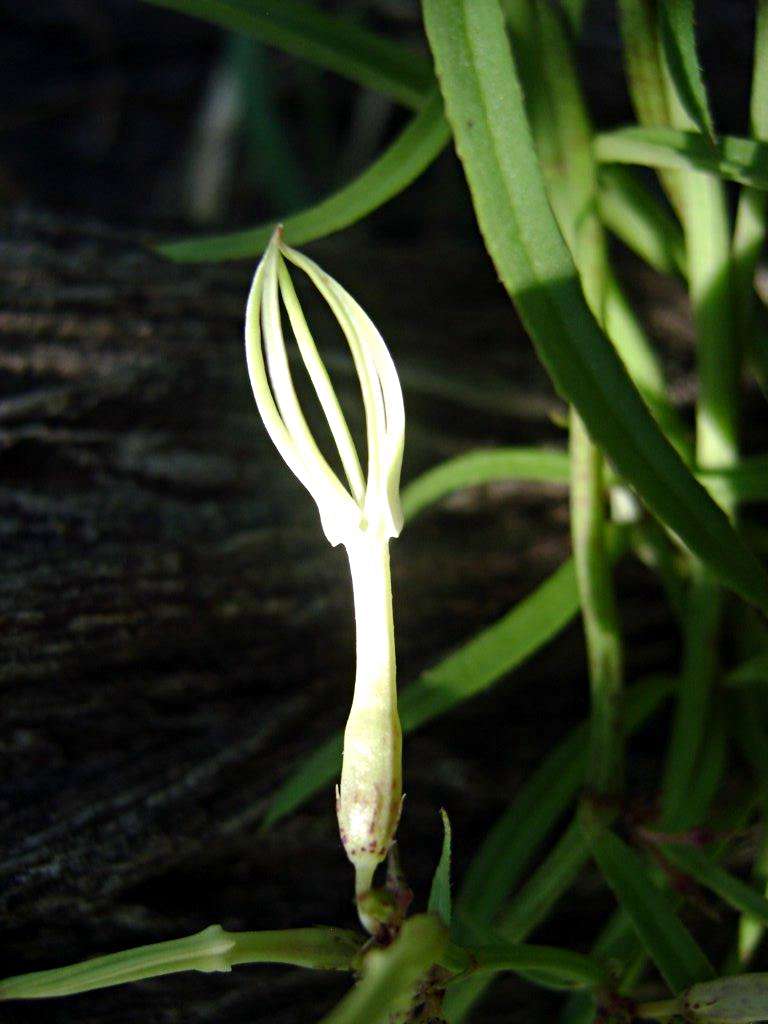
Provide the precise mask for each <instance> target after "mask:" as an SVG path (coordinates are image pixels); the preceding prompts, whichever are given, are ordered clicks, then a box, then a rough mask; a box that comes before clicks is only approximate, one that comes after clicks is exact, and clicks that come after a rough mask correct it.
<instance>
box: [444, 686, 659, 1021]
mask: <svg viewBox="0 0 768 1024" xmlns="http://www.w3.org/2000/svg"><path fill="white" fill-rule="evenodd" d="M673 685H674V684H673V680H671V679H663V678H656V677H654V678H650V679H647V680H644V681H643V682H641V683H638V684H637V685H636V686H633V687H631V688H630V689H629V690H628V692H627V701H626V707H625V712H626V727H627V732H628V733H632V732H633V731H635V730H636V729H638V728H640V726H641V725H642V724H643V723H644V722H645V721H647V719H648V718H649V716H650V715H651V714H653V712H654V711H655V710H656V709H657V707H658V706H659V703H660V702H661V701H662V700H664V699H665V698H666V697H668V696H669V694H670V693H671V692H672V689H673ZM587 735H588V734H587V726H586V724H584V725H580V726H578V727H577V728H576V729H575V730H574V731H573V732H572V733H571V734H570V735H569V736H568V737H567V738H566V739H565V740H564V741H563V742H562V743H561V744H560V745H559V746H558V747H556V748H555V750H554V751H553V752H552V753H551V754H550V755H549V756H548V757H547V758H546V759H545V761H544V762H543V763H542V765H541V766H540V768H539V769H538V770H537V771H536V772H534V774H533V775H532V776H531V777H530V779H529V780H528V781H527V782H526V784H525V785H524V786H523V787H522V789H521V790H520V792H519V793H518V795H517V796H516V797H515V799H514V800H513V802H512V804H511V806H510V808H509V810H508V811H507V812H505V813H504V814H503V815H502V817H501V818H500V819H499V821H498V823H497V824H496V825H495V826H494V827H493V828H492V829H491V831H490V832H489V833H488V836H487V838H486V840H485V842H484V843H483V845H482V846H481V847H480V850H479V851H478V853H477V855H476V857H475V859H474V860H473V862H472V864H471V865H470V868H469V871H468V873H467V875H466V876H465V880H464V884H463V886H462V889H461V892H460V894H459V899H458V900H457V902H456V911H455V914H454V917H455V919H457V920H458V922H459V927H460V928H463V929H464V930H465V931H466V932H467V934H468V935H469V936H470V937H472V936H475V935H477V933H478V931H481V930H482V928H483V927H487V926H488V925H489V923H490V922H491V920H492V919H493V918H495V916H496V914H497V912H498V911H499V910H500V909H501V907H502V906H503V904H504V902H505V901H506V899H507V897H508V894H509V892H510V890H511V888H512V887H513V886H514V885H515V884H516V883H517V882H518V881H519V879H520V877H522V873H523V871H524V869H525V867H526V865H527V864H528V863H529V862H530V859H531V857H532V856H533V854H534V853H535V851H536V848H537V846H538V845H539V844H540V843H541V841H542V840H543V839H544V838H545V836H546V835H547V834H548V833H549V831H550V830H551V828H552V827H553V826H554V824H555V822H556V821H557V820H558V818H559V817H560V815H561V814H562V813H563V812H564V811H565V810H566V807H567V805H568V804H569V803H570V802H571V799H572V797H573V795H574V794H573V793H572V792H570V791H569V788H570V787H569V786H567V785H564V786H562V787H559V789H560V792H559V797H560V804H559V805H558V803H557V802H555V801H554V800H550V794H548V793H545V789H546V787H548V786H550V784H551V783H552V777H553V775H555V773H556V772H557V770H558V769H560V770H562V766H563V760H564V759H565V758H566V757H568V755H569V754H570V755H571V756H572V757H573V758H574V760H576V761H579V760H580V761H581V764H582V771H583V766H584V763H585V761H586V750H587ZM579 744H580V747H579ZM579 751H581V752H579ZM566 774H567V773H566ZM540 801H541V802H547V801H549V805H548V807H546V808H543V809H541V810H540V809H539V807H538V804H539V802H540ZM587 856H588V848H587V843H586V840H585V839H584V836H583V833H582V831H581V827H580V826H579V825H578V823H572V824H571V826H570V828H568V829H567V830H566V831H565V832H564V833H563V835H562V837H561V839H560V840H559V841H558V843H556V845H555V847H554V848H553V850H552V851H551V853H550V854H549V855H548V856H547V857H546V858H545V859H544V861H543V863H542V864H541V865H540V866H539V867H538V869H537V870H536V871H535V873H534V874H533V875H532V876H531V878H530V880H529V881H528V883H527V884H526V885H525V886H524V887H523V889H522V890H521V892H520V893H519V894H518V896H517V897H516V899H515V900H514V902H513V903H512V906H511V907H510V909H509V910H508V912H507V914H506V915H505V916H504V917H502V919H501V924H500V925H499V926H498V929H497V930H498V931H499V933H500V934H502V935H503V937H504V938H505V939H507V940H509V941H520V940H521V939H523V938H525V936H526V935H528V934H529V933H530V931H531V930H532V929H533V928H535V927H536V926H537V925H538V924H539V923H540V922H541V921H542V920H543V918H544V917H546V915H547V913H548V912H549V910H550V909H551V908H552V906H553V905H554V903H555V902H556V900H557V899H558V898H559V896H560V895H562V893H563V892H564V890H565V889H567V888H568V886H569V885H570V884H571V882H572V880H573V878H574V877H575V875H576V874H577V873H578V871H579V870H580V869H581V867H582V865H583V864H584V862H585V861H586V859H587ZM507 861H509V864H508V863H507ZM510 865H511V868H512V870H510ZM486 986H487V979H485V980H484V979H483V978H468V979H467V980H466V981H462V982H461V983H459V984H457V985H454V986H453V987H452V988H451V990H450V993H449V999H448V1004H449V1008H450V1011H451V1012H450V1014H449V1017H450V1020H451V1022H452V1024H453V1022H455V1021H456V1022H457V1021H460V1020H462V1019H463V1017H464V1015H465V1014H466V1013H467V1012H468V1011H469V1009H470V1007H471V1006H472V1005H474V1003H475V1002H477V1000H478V999H479V998H480V996H481V995H482V993H483V991H484V990H485V988H486Z"/></svg>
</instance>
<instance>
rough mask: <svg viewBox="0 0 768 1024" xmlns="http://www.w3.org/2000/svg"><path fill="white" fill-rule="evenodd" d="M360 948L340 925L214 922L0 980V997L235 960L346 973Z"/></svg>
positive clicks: (72, 989)
mask: <svg viewBox="0 0 768 1024" xmlns="http://www.w3.org/2000/svg"><path fill="white" fill-rule="evenodd" d="M360 947H361V938H360V936H359V935H355V933H354V932H348V931H343V930H342V929H340V928H294V929H290V930H287V931H269V932H225V931H224V930H223V928H222V927H221V926H220V925H218V924H214V925H211V926H210V927H209V928H206V929H204V930H203V931H201V932H198V933H197V934H196V935H190V936H187V937H185V938H183V939H172V940H170V941H169V942H155V943H152V944H151V945H148V946H139V947H137V948H136V949H126V950H122V951H121V952H119V953H111V954H108V955H107V956H98V957H94V958H93V959H91V960H84V961H82V962H81V963H78V964H70V965H69V966H67V967H58V968H54V969H53V970H50V971H35V972H33V973H31V974H21V975H18V976H17V977H15V978H6V979H5V980H4V981H2V982H0V1000H4V999H46V998H50V997H53V996H67V995H73V994H75V993H77V992H90V991H92V990H94V989H101V988H109V987H111V986H113V985H123V984H125V983H126V982H130V981H141V980H143V979H145V978H158V977H161V976H163V975H166V974H176V973H178V972H180V971H204V972H211V971H229V970H231V969H232V967H233V966H234V965H235V964H251V963H278V964H291V965H294V966H298V967H313V968H315V969H317V970H334V971H338V970H347V971H348V970H352V968H353V966H354V960H355V958H356V957H357V954H358V953H359V951H360Z"/></svg>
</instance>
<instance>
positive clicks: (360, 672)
mask: <svg viewBox="0 0 768 1024" xmlns="http://www.w3.org/2000/svg"><path fill="white" fill-rule="evenodd" d="M346 548H347V554H348V556H349V566H350V571H351V574H352V590H353V595H354V602H355V622H356V625H357V672H356V675H355V691H354V697H353V700H352V707H351V709H350V713H349V718H348V720H347V726H346V729H345V732H344V757H343V762H342V770H341V785H340V787H339V791H338V816H339V830H340V833H341V841H342V843H343V845H344V849H345V850H346V852H347V856H348V857H349V859H350V860H351V861H352V863H353V865H354V867H355V892H356V895H357V896H358V898H359V897H361V896H362V895H364V894H365V893H366V892H368V891H369V889H370V888H371V883H372V881H373V874H374V871H375V870H376V867H377V865H378V864H379V863H380V862H381V861H382V860H383V859H384V857H385V856H386V854H387V850H388V849H389V847H390V846H391V844H392V840H393V839H394V835H395V831H396V829H397V823H398V820H399V817H400V806H401V803H402V763H401V760H402V756H401V752H402V733H401V729H400V719H399V716H398V712H397V685H396V672H395V639H394V623H393V616H392V585H391V577H390V567H389V541H388V539H387V538H386V536H385V535H384V534H383V533H382V532H381V531H379V530H376V529H368V530H363V531H361V532H360V533H359V534H357V535H355V536H354V537H351V538H350V539H349V540H348V541H347V542H346ZM363 923H364V924H365V925H366V927H368V926H369V924H370V922H366V921H363Z"/></svg>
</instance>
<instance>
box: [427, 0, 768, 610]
mask: <svg viewBox="0 0 768 1024" xmlns="http://www.w3.org/2000/svg"><path fill="white" fill-rule="evenodd" d="M424 14H425V23H426V28H427V34H428V36H429V39H430V44H431V46H432V50H433V53H434V55H435V60H436V65H437V71H438V77H439V80H440V84H441V88H442V90H443V95H444V97H445V101H446V110H447V114H448V119H449V121H450V122H451V124H452V127H453V131H454V136H455V139H456V145H457V150H458V153H459V156H460V157H461V159H462V162H463V164H464V169H465V172H466V174H467V179H468V181H469V185H470V190H471V192H472V197H473V202H474V205H475V211H476V214H477V218H478V222H479V224H480V228H481V230H482V232H483V236H484V238H485V242H486V246H487V248H488V250H489V252H490V254H491V256H492V258H493V261H494V263H495V265H496V269H497V271H498V273H499V276H500V277H501V280H502V282H503V283H504V285H505V287H506V288H507V291H508V292H509V294H510V296H511V297H512V298H513V300H514V302H515V305H516V307H517V309H518V311H519V313H520V316H521V318H522V320H523V322H524V324H525V326H526V328H527V329H528V332H529V333H530V335H531V337H532V338H533V340H534V343H535V345H536V347H537V351H538V353H539V356H540V358H541V360H542V362H543V363H544V365H545V367H546V368H547V370H548V371H549V374H550V376H551V377H552V379H553V381H554V382H555V385H556V387H557V389H558V391H559V392H560V393H561V394H562V395H563V397H565V398H566V399H567V400H568V401H569V402H570V403H572V404H573V405H574V406H575V407H576V409H577V410H578V412H579V414H580V416H581V418H582V419H583V421H584V423H585V424H586V426H587V429H588V431H589V433H590V435H591V437H592V438H593V440H594V441H595V442H596V443H597V444H599V445H600V447H601V448H602V449H603V451H604V452H605V453H606V455H608V456H609V457H610V458H611V460H612V461H613V462H614V464H615V465H616V467H617V469H618V470H619V472H620V473H621V474H622V475H623V476H624V477H625V478H626V479H627V480H628V481H629V482H630V483H631V484H632V485H633V486H634V487H635V488H636V489H637V491H638V493H639V494H640V497H641V498H642V499H643V500H644V501H645V502H646V504H647V505H648V506H649V508H650V509H651V510H652V511H653V512H654V513H655V514H656V515H657V516H658V517H659V518H660V519H661V520H662V521H663V522H664V523H665V524H666V525H667V526H669V527H670V528H671V529H672V530H673V531H675V532H676V533H677V534H678V536H679V537H680V538H681V539H682V540H683V542H684V543H685V544H686V545H687V546H688V547H689V548H690V549H691V550H692V551H693V552H694V553H696V554H698V555H699V557H700V558H701V559H702V560H703V561H705V562H707V563H708V564H709V565H711V567H712V569H713V571H715V572H717V573H718V575H719V576H720V577H721V579H722V580H723V581H724V582H726V583H728V584H729V585H730V586H731V587H732V588H733V589H735V590H736V591H737V592H739V593H740V594H742V595H743V596H744V597H746V598H748V599H749V600H751V601H754V602H755V603H756V604H758V605H759V606H760V607H763V608H768V580H766V577H765V574H764V572H763V570H762V568H761V566H760V565H759V563H758V562H757V560H756V559H755V557H754V556H753V555H752V553H751V552H750V551H749V550H748V549H747V548H746V547H745V545H744V544H743V542H742V541H741V540H740V539H739V538H738V537H737V535H736V533H735V532H734V530H733V529H732V527H731V526H730V524H729V522H728V520H727V518H726V516H725V515H724V514H723V512H722V511H721V510H720V509H719V508H718V507H717V505H716V504H715V503H714V502H713V501H712V499H711V498H710V497H709V495H708V494H707V493H706V492H705V491H704V489H703V488H702V487H701V486H700V485H699V484H698V483H697V482H696V481H695V480H694V478H693V477H692V475H691V474H690V472H689V471H688V470H687V469H686V467H685V465H684V463H683V462H682V460H681V459H680V457H679V456H678V455H677V453H676V452H675V451H674V449H673V448H672V447H671V445H670V444H669V442H668V441H667V440H666V439H665V438H664V436H663V435H662V434H661V432H660V431H659V428H658V427H657V425H656V424H655V422H654V420H653V418H652V416H651V415H650V413H649V411H648V408H647V406H646V405H645V404H644V403H643V401H642V399H641V398H640V396H639V395H638V393H637V391H636V390H635V388H634V387H633V385H632V383H631V382H630V380H629V379H628V376H627V372H626V370H625V369H624V366H623V365H622V363H621V361H620V360H619V358H618V356H617V354H616V352H615V350H614V348H613V347H612V345H611V344H610V343H609V342H608V340H607V339H606V338H605V336H604V335H603V334H602V333H601V331H600V330H599V328H598V326H597V324H596V323H595V321H594V318H593V317H592V316H591V314H590V313H589V311H588V309H587V307H586V304H585V301H584V297H583V295H582V292H581V289H580V287H579V283H578V279H577V276H576V272H575V270H574V266H573V262H572V260H571V258H570V255H569V253H568V250H567V248H566V246H565V243H564V242H563V240H562V237H561V236H560V233H559V231H558V230H557V226H556V224H555V221H554V217H553V214H552V210H551V208H550V206H549V203H548V201H547V198H546V194H545V190H544V184H543V181H542V176H541V171H540V168H539V165H538V162H537V159H536V154H535V151H534V146H533V141H532V138H531V134H530V129H529V127H528V123H527V120H526V115H525V109H524V104H523V97H522V94H521V90H520V86H519V83H518V81H517V77H516V75H515V70H514V66H513V63H512V57H511V53H510V49H509V44H508V41H507V38H506V34H505V31H504V25H503V19H502V16H501V11H500V9H499V5H498V0H425V2H424Z"/></svg>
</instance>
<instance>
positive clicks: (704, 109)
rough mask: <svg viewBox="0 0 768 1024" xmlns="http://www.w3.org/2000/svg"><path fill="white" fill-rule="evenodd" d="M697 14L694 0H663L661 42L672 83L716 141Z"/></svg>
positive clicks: (682, 101) (696, 121)
mask: <svg viewBox="0 0 768 1024" xmlns="http://www.w3.org/2000/svg"><path fill="white" fill-rule="evenodd" d="M694 16H695V11H694V3H693V0H660V3H659V26H660V29H661V32H660V35H661V44H662V47H663V49H664V57H665V60H666V66H667V68H668V70H669V77H670V80H671V83H672V87H673V88H674V90H675V93H676V95H677V98H678V100H679V102H680V104H681V106H682V107H683V109H684V110H685V112H686V114H687V115H688V117H689V118H690V120H691V121H692V122H693V124H694V125H695V126H696V128H697V129H698V130H699V131H700V132H702V133H703V134H705V135H707V136H709V138H710V139H711V140H713V141H714V137H715V129H714V125H713V124H712V115H711V113H710V110H709V103H708V101H707V90H706V88H705V86H704V80H703V78H702V77H701V68H700V67H699V58H698V53H697V50H696V27H695V24H694Z"/></svg>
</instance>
